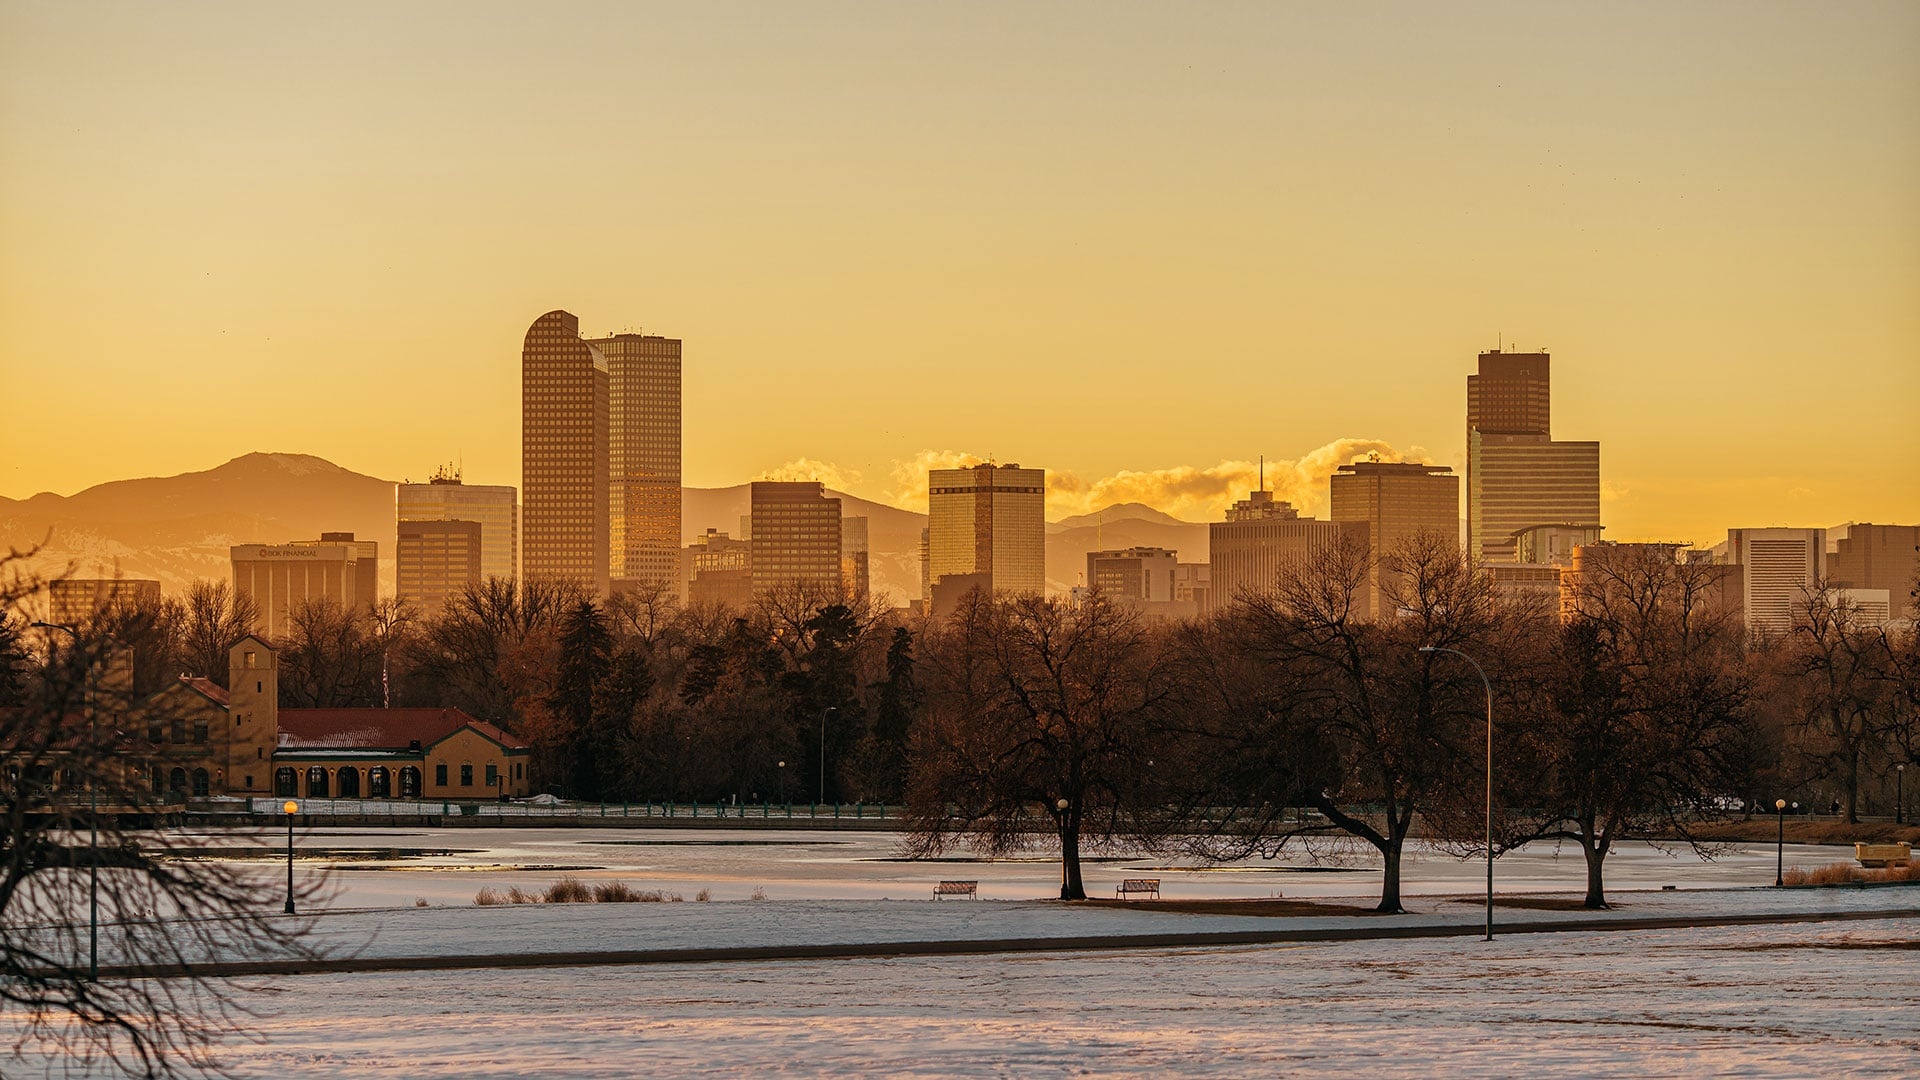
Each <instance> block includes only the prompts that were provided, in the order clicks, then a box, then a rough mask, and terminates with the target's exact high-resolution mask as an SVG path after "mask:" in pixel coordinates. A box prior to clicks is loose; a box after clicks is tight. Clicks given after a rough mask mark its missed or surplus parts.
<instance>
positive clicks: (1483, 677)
mask: <svg viewBox="0 0 1920 1080" xmlns="http://www.w3.org/2000/svg"><path fill="white" fill-rule="evenodd" d="M1420 651H1421V652H1424V653H1452V654H1453V655H1455V656H1457V657H1459V658H1460V659H1462V660H1465V661H1466V662H1467V663H1469V664H1472V665H1473V670H1474V671H1475V673H1477V674H1478V675H1479V676H1480V684H1481V685H1482V686H1484V687H1486V688H1487V936H1486V937H1485V938H1484V939H1483V940H1486V941H1492V940H1493V682H1492V680H1490V679H1488V678H1487V672H1486V669H1485V668H1483V667H1481V666H1480V662H1479V661H1478V660H1475V659H1474V658H1473V657H1471V656H1468V655H1467V654H1466V653H1463V652H1461V651H1460V650H1459V649H1445V648H1441V647H1439V646H1437V645H1422V646H1420Z"/></svg>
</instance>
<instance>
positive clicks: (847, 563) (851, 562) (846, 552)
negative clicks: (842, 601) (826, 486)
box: [840, 517, 873, 600]
mask: <svg viewBox="0 0 1920 1080" xmlns="http://www.w3.org/2000/svg"><path fill="white" fill-rule="evenodd" d="M872 571H873V552H872V549H871V546H870V544H869V541H868V534H867V519H866V518H864V517H846V518H841V519H840V584H841V587H842V588H844V589H845V590H846V594H847V598H848V599H849V600H865V599H866V598H867V590H868V588H869V586H870V584H871V581H872Z"/></svg>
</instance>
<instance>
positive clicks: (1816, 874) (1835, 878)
mask: <svg viewBox="0 0 1920 1080" xmlns="http://www.w3.org/2000/svg"><path fill="white" fill-rule="evenodd" d="M1780 878H1781V880H1782V881H1785V882H1786V883H1787V884H1789V885H1845V884H1850V883H1852V882H1856V881H1861V882H1867V881H1920V862H1913V863H1908V864H1907V865H1905V866H1888V867H1884V868H1879V869H1871V870H1870V869H1868V868H1867V867H1864V866H1859V865H1856V864H1854V863H1850V862H1837V863H1828V864H1827V865H1825V866H1816V867H1814V868H1813V869H1811V870H1806V869H1802V868H1801V867H1798V866H1796V867H1794V868H1793V869H1791V870H1788V871H1787V872H1786V873H1784V874H1782V875H1781V876H1780Z"/></svg>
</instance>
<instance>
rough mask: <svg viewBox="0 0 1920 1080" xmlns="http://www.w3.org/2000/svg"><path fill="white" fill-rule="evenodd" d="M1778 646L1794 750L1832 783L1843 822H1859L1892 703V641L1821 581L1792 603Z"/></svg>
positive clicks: (1841, 595) (1893, 694)
mask: <svg viewBox="0 0 1920 1080" xmlns="http://www.w3.org/2000/svg"><path fill="white" fill-rule="evenodd" d="M1794 614H1795V618H1794V621H1793V630H1792V632H1791V633H1790V634H1789V636H1788V640H1787V642H1786V644H1785V646H1784V651H1783V661H1784V670H1785V673H1786V675H1787V685H1788V687H1789V689H1790V692H1791V693H1792V694H1793V709H1794V719H1795V720H1796V721H1797V724H1796V726H1797V734H1798V735H1799V737H1800V746H1799V749H1800V751H1801V753H1802V754H1804V755H1805V756H1806V758H1807V760H1808V761H1809V762H1810V763H1818V764H1820V765H1821V766H1823V769H1822V771H1823V773H1824V774H1825V775H1826V776H1828V777H1831V778H1833V779H1834V780H1835V781H1836V782H1837V783H1838V784H1839V786H1840V791H1841V794H1842V800H1841V802H1842V805H1843V806H1844V808H1845V812H1846V816H1847V821H1848V822H1849V823H1854V822H1858V821H1859V820H1860V779H1861V775H1862V771H1863V769H1864V768H1865V767H1866V766H1867V764H1868V761H1869V759H1870V758H1871V757H1872V756H1873V755H1874V754H1876V753H1878V752H1879V751H1880V749H1881V740H1882V737H1883V735H1884V734H1885V729H1884V724H1885V719H1886V717H1887V716H1888V715H1889V714H1890V713H1891V712H1892V711H1893V701H1894V700H1895V699H1896V698H1897V692H1896V689H1895V683H1894V681H1893V680H1892V679H1890V678H1889V674H1890V673H1891V671H1892V669H1893V664H1894V658H1893V655H1892V649H1891V646H1892V642H1891V641H1890V639H1889V638H1888V636H1887V634H1886V632H1885V631H1884V630H1883V629H1881V628H1879V627H1876V626H1868V625H1866V624H1865V622H1864V620H1862V619H1861V617H1860V612H1859V609H1858V608H1857V607H1856V606H1855V605H1854V604H1853V603H1852V602H1850V601H1849V600H1848V599H1847V598H1846V596H1845V594H1844V593H1842V592H1841V591H1840V590H1837V589H1833V588H1830V587H1828V586H1827V585H1826V584H1825V583H1821V584H1820V585H1819V586H1817V587H1815V588H1813V589H1811V590H1809V591H1808V592H1807V594H1806V595H1805V596H1804V597H1803V598H1802V601H1801V602H1800V603H1798V604H1796V605H1795V613H1794Z"/></svg>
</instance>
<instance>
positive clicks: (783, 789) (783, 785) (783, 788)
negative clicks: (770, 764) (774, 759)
mask: <svg viewBox="0 0 1920 1080" xmlns="http://www.w3.org/2000/svg"><path fill="white" fill-rule="evenodd" d="M780 805H781V806H785V805H787V763H786V762H784V761H783V762H781V763H780Z"/></svg>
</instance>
